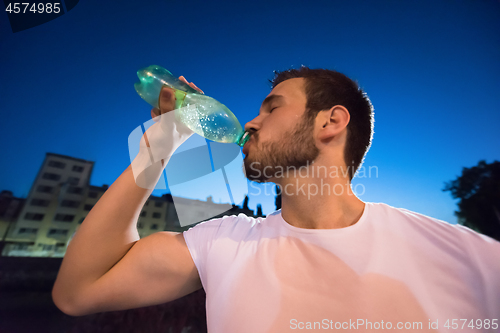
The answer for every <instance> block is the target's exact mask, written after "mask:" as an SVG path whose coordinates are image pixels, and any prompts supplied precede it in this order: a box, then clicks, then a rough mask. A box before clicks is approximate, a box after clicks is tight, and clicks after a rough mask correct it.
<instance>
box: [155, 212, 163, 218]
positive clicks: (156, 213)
mask: <svg viewBox="0 0 500 333" xmlns="http://www.w3.org/2000/svg"><path fill="white" fill-rule="evenodd" d="M153 217H154V218H155V219H159V218H160V217H161V213H158V212H155V213H153Z"/></svg>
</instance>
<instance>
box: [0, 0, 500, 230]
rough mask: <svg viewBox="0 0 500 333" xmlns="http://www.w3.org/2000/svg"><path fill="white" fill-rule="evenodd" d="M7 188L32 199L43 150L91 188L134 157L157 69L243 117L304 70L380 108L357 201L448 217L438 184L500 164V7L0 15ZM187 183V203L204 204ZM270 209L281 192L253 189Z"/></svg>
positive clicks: (418, 4) (485, 1)
mask: <svg viewBox="0 0 500 333" xmlns="http://www.w3.org/2000/svg"><path fill="white" fill-rule="evenodd" d="M0 50H1V52H0V61H1V71H0V73H1V76H2V78H1V80H0V94H1V98H0V110H1V112H2V121H1V123H0V124H1V125H0V126H1V131H0V140H1V142H2V147H3V158H2V162H1V169H0V189H2V190H3V189H6V190H11V191H13V192H14V194H15V195H17V196H26V195H27V194H28V192H29V189H30V186H31V184H32V182H33V180H34V179H35V176H36V173H37V171H38V169H39V167H40V165H41V163H42V161H43V158H44V156H45V153H46V152H53V153H58V154H64V155H70V156H74V157H78V158H82V159H86V160H91V161H95V162H96V163H95V167H94V171H93V174H92V178H91V183H92V184H93V185H98V186H99V185H102V184H111V183H112V182H113V181H114V180H115V179H116V178H117V177H118V176H119V175H120V173H121V172H122V171H123V170H124V169H125V168H126V167H127V166H128V164H129V163H130V160H129V156H128V146H127V138H128V135H129V133H130V132H131V131H132V130H133V129H134V128H136V127H137V126H138V125H140V124H141V123H143V122H144V121H146V120H148V119H149V117H150V116H149V111H150V107H149V106H148V105H147V104H146V103H145V102H144V101H143V100H142V99H141V98H140V97H139V96H138V95H137V94H136V93H135V90H134V87H133V84H134V82H136V80H137V76H136V71H137V70H138V69H139V68H142V67H146V66H148V65H151V64H158V65H161V66H164V67H165V68H168V69H169V70H171V71H172V72H174V74H177V75H184V76H185V77H186V78H187V79H188V80H189V81H193V82H195V83H196V84H197V85H198V86H199V87H200V88H201V89H203V90H204V91H205V94H207V95H209V96H212V97H214V98H216V99H217V100H219V101H221V102H222V103H224V104H225V105H226V106H228V107H229V109H231V110H232V111H233V112H234V113H235V115H236V116H237V117H238V119H240V121H241V122H242V124H244V123H246V122H247V121H249V120H251V119H252V118H253V117H254V116H256V115H257V113H258V111H259V107H260V104H261V102H262V100H263V99H264V98H265V96H266V95H267V94H268V93H269V91H270V85H269V83H268V81H267V80H268V79H270V78H272V76H273V70H284V69H288V68H290V67H295V68H296V67H299V66H300V65H302V64H303V65H306V66H309V67H312V68H319V67H322V68H329V69H335V70H338V71H340V72H343V73H345V74H347V75H348V76H350V77H351V78H353V79H355V80H357V81H358V82H359V84H360V85H361V87H362V88H363V89H364V90H365V91H366V92H367V93H368V95H369V97H370V98H371V100H372V103H373V105H374V107H375V135H374V141H373V144H372V148H371V150H370V151H369V152H368V155H367V157H366V159H365V167H367V168H368V167H369V166H376V167H377V169H378V177H376V175H374V174H372V176H371V177H370V178H368V177H367V178H359V179H357V180H355V182H354V183H355V184H362V185H363V187H364V188H365V193H364V194H362V195H360V199H361V200H363V201H374V202H386V203H388V204H390V205H393V206H396V207H403V208H407V209H410V210H414V211H417V212H420V213H423V214H426V215H429V216H432V217H436V218H439V219H442V220H445V221H448V222H453V223H454V222H455V221H456V218H455V217H454V215H453V211H454V210H455V209H456V205H455V201H454V200H452V198H451V196H450V193H449V192H442V191H441V189H442V188H443V186H444V182H446V181H449V180H452V179H454V178H455V177H456V176H458V175H459V174H460V173H461V170H462V168H463V167H471V166H473V165H476V164H477V163H478V161H479V160H482V159H484V160H486V161H487V162H492V161H493V160H499V159H500V149H499V143H500V131H499V130H498V127H499V124H500V93H499V89H500V61H499V60H500V2H499V1H494V0H477V1H472V0H469V1H466V0H464V1H451V0H439V1H437V0H425V1H290V0H287V1H266V2H264V1H262V2H261V1H247V2H236V1H234V2H233V1H227V2H217V1H215V2H213V1H212V2H209V1H200V2H197V1H159V0H146V1H129V0H123V1H113V2H111V1H95V0H85V1H80V2H79V4H78V5H77V6H76V7H75V8H74V9H72V10H71V11H69V12H68V13H66V14H65V15H63V16H61V17H59V18H57V19H55V20H53V21H50V22H48V23H46V24H43V25H40V26H37V27H34V28H31V29H28V30H25V31H21V32H17V33H12V31H11V28H10V26H9V22H8V19H7V15H6V13H4V14H2V18H1V19H0ZM195 192H196V189H193V197H196V193H195ZM257 203H262V204H263V208H264V213H270V212H272V211H273V210H274V197H272V196H268V197H265V196H263V195H260V196H252V197H251V198H250V207H251V208H255V205H256V204H257Z"/></svg>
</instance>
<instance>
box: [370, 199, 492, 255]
mask: <svg viewBox="0 0 500 333" xmlns="http://www.w3.org/2000/svg"><path fill="white" fill-rule="evenodd" d="M371 205H372V206H373V207H374V208H375V209H374V211H375V212H376V214H375V216H376V218H379V219H380V220H381V222H382V221H383V222H384V224H386V225H387V226H388V227H389V228H393V229H396V230H397V229H402V230H404V232H408V233H411V235H412V236H414V237H418V236H422V237H425V238H427V239H429V240H433V241H439V242H445V243H447V244H450V245H451V244H456V245H460V246H463V245H465V243H467V244H469V245H472V246H474V245H475V244H483V243H486V244H492V246H493V247H497V248H500V242H498V241H496V240H494V239H493V238H491V237H488V236H485V235H483V234H480V233H478V232H476V231H474V230H472V229H470V228H468V227H465V226H463V225H460V224H451V223H449V222H446V221H443V220H440V219H437V218H434V217H431V216H427V215H424V214H421V213H417V212H414V211H412V210H409V209H406V208H396V207H393V206H390V205H388V204H385V203H371Z"/></svg>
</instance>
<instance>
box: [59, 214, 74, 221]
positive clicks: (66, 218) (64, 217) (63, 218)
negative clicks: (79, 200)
mask: <svg viewBox="0 0 500 333" xmlns="http://www.w3.org/2000/svg"><path fill="white" fill-rule="evenodd" d="M74 219H75V215H69V214H56V216H55V217H54V221H60V222H73V220H74Z"/></svg>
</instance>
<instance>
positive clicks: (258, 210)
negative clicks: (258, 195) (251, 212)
mask: <svg viewBox="0 0 500 333" xmlns="http://www.w3.org/2000/svg"><path fill="white" fill-rule="evenodd" d="M256 215H257V216H263V214H262V205H261V204H258V205H257V214H256Z"/></svg>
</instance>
